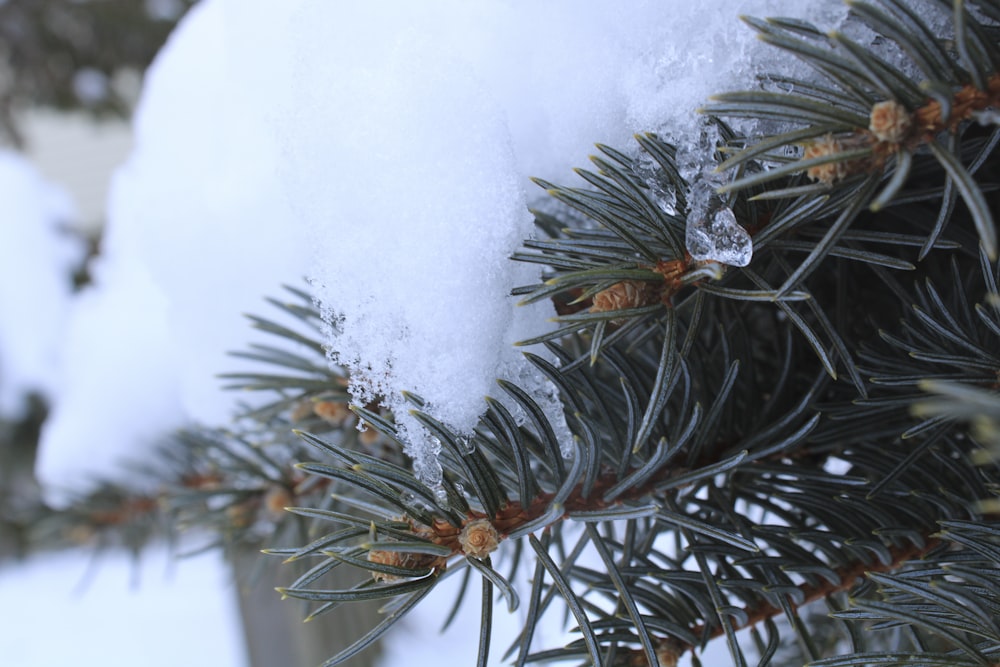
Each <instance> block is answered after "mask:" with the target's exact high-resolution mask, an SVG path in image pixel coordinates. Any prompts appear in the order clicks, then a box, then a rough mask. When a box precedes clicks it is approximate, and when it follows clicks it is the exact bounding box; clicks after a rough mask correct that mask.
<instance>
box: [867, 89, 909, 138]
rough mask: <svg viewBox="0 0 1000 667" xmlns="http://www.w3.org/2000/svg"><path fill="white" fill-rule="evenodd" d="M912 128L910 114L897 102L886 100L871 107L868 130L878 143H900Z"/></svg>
mask: <svg viewBox="0 0 1000 667" xmlns="http://www.w3.org/2000/svg"><path fill="white" fill-rule="evenodd" d="M911 127H913V119H912V117H911V116H910V112H909V111H908V110H907V109H906V107H904V106H903V105H902V104H900V103H899V102H896V101H893V100H886V101H885V102H879V103H878V104H876V105H875V106H873V107H872V112H871V116H870V117H869V123H868V129H869V130H870V131H871V133H872V134H873V135H875V138H876V139H878V140H879V141H886V142H889V143H892V144H898V143H900V142H902V141H903V140H904V139H905V138H906V136H907V135H908V134H909V132H910V128H911Z"/></svg>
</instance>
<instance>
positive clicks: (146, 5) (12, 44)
mask: <svg viewBox="0 0 1000 667" xmlns="http://www.w3.org/2000/svg"><path fill="white" fill-rule="evenodd" d="M194 2H195V0H0V142H2V143H6V144H12V145H14V146H18V147H19V146H21V145H22V144H23V142H24V137H23V135H22V133H21V132H20V130H19V127H18V114H19V113H22V112H23V111H24V110H26V109H29V108H37V107H47V108H54V109H58V110H64V111H69V110H73V111H78V110H83V111H86V112H88V113H92V114H94V115H95V116H119V117H128V115H129V114H130V112H131V109H132V104H133V102H134V99H135V95H136V93H137V91H138V88H139V81H140V79H141V76H142V72H143V71H144V70H145V69H146V67H147V66H148V65H149V63H150V62H151V61H152V59H153V57H154V56H155V55H156V53H157V51H159V49H160V47H161V46H162V45H163V43H164V42H165V41H166V39H167V36H168V35H169V34H170V31H171V30H173V28H174V26H175V25H176V23H177V21H178V20H179V19H180V17H181V16H183V15H184V12H186V11H187V9H188V8H190V7H191V5H193V4H194Z"/></svg>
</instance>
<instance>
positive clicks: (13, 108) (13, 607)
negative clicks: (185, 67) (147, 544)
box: [0, 0, 247, 667]
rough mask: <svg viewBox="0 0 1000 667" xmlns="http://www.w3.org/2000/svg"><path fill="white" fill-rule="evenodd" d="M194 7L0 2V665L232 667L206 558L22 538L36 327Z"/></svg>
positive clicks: (45, 386)
mask: <svg viewBox="0 0 1000 667" xmlns="http://www.w3.org/2000/svg"><path fill="white" fill-rule="evenodd" d="M194 2H195V0H0V603H3V604H2V609H3V611H0V627H2V628H3V629H2V630H0V662H2V663H3V664H5V665H12V666H19V667H20V666H23V667H43V666H47V665H53V664H63V663H65V662H68V661H70V660H72V661H73V662H74V663H75V664H81V665H88V664H102V665H131V664H139V663H137V662H136V660H137V655H142V656H143V657H142V658H141V659H140V660H139V662H141V664H144V665H161V664H162V665H172V664H178V663H179V662H180V661H181V660H183V661H184V662H185V663H186V664H197V665H220V666H223V665H233V666H234V667H235V666H236V665H243V664H246V662H247V657H246V655H245V652H246V651H245V648H244V646H243V641H242V638H241V636H240V634H241V630H240V627H239V623H238V611H237V604H236V599H237V597H236V594H235V592H234V587H233V585H232V582H231V576H230V573H229V571H228V569H227V567H226V566H225V565H224V564H223V563H222V560H221V555H219V554H206V555H204V556H200V557H197V558H194V559H192V560H191V561H190V566H188V565H185V566H183V567H178V566H177V565H176V563H175V562H174V560H173V559H172V558H171V557H170V556H169V555H168V551H169V549H165V548H163V547H154V548H152V549H149V550H146V551H144V552H143V553H142V554H141V556H140V555H139V554H138V552H129V551H127V550H125V549H121V548H120V546H121V545H117V546H115V547H113V548H103V547H101V546H99V545H96V544H95V543H93V542H92V541H89V540H87V539H86V537H85V536H81V538H80V540H79V543H74V542H73V541H72V540H66V539H64V538H65V536H62V538H60V537H56V536H47V535H44V534H43V533H39V531H38V530H36V529H37V528H38V526H39V525H40V524H43V523H44V520H45V518H46V515H47V513H48V512H49V511H50V508H49V507H48V506H47V505H46V502H45V499H44V497H43V495H42V493H41V491H40V488H39V485H38V483H37V482H36V479H35V474H34V473H35V462H36V456H37V453H38V442H39V436H40V433H41V430H42V427H43V424H44V422H45V419H46V417H47V415H48V414H49V409H50V402H51V397H52V395H53V393H55V392H56V391H57V388H56V387H54V386H53V384H54V383H55V382H56V381H57V380H56V377H57V374H56V373H55V372H54V370H53V366H54V362H53V361H52V359H51V357H52V356H53V353H54V350H53V349H52V348H53V346H54V345H55V343H54V341H55V340H57V338H58V334H59V332H57V331H51V329H58V328H59V327H60V326H61V323H62V322H63V316H64V315H65V312H64V311H65V310H66V309H68V308H69V307H70V303H71V302H72V298H73V296H74V295H75V294H76V293H78V291H79V290H80V289H81V288H83V287H84V286H85V285H86V284H87V282H88V280H89V276H88V270H87V268H88V265H89V262H90V261H91V259H92V258H93V257H94V256H95V255H97V254H98V253H100V247H101V233H102V229H103V225H104V221H105V218H106V202H107V194H108V188H109V184H110V182H111V179H112V175H113V172H114V170H115V168H116V167H117V166H119V165H120V164H121V163H122V162H123V161H124V160H125V159H126V157H127V156H128V154H129V151H130V149H131V146H132V132H131V129H130V120H131V117H132V114H133V111H134V109H135V106H136V103H137V101H138V99H139V95H140V91H141V89H142V82H143V75H144V72H145V71H146V69H147V67H148V66H149V64H150V63H151V62H152V60H153V58H154V57H155V56H156V54H157V53H158V51H159V50H160V48H161V47H162V46H163V44H164V43H165V41H166V39H167V37H168V36H169V35H170V33H171V31H172V30H173V29H174V27H175V25H176V24H177V22H178V21H179V20H180V19H181V18H182V17H183V16H184V14H185V13H186V12H187V10H188V9H189V8H190V7H191V6H192V5H193V4H194ZM60 311H63V312H60ZM105 546H106V545H105ZM206 591H215V592H216V593H217V594H214V595H213V594H209V595H206V594H205V593H206ZM165 627H167V628H170V632H169V633H164V631H163V630H164V628H165ZM178 637H181V638H182V639H181V640H180V641H178ZM197 637H202V638H203V639H201V640H200V641H197V640H195V638H197ZM192 652H194V655H192Z"/></svg>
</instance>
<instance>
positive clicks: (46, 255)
mask: <svg viewBox="0 0 1000 667" xmlns="http://www.w3.org/2000/svg"><path fill="white" fill-rule="evenodd" d="M0 207H2V209H3V214H2V215H0V417H6V418H17V417H19V416H21V415H22V413H23V411H24V410H25V408H26V407H27V406H26V405H25V403H24V399H25V397H26V395H27V394H28V393H29V392H37V393H40V394H41V395H42V396H44V397H46V398H48V399H51V398H52V397H53V395H54V394H55V393H56V392H57V391H58V385H57V379H58V369H59V353H60V352H59V351H60V347H61V345H62V332H63V327H64V325H65V321H66V317H67V311H68V309H69V301H70V296H71V291H72V286H73V285H72V274H73V270H74V269H75V268H76V264H77V262H79V261H80V258H81V256H82V250H83V248H82V246H81V245H80V244H76V243H75V242H74V241H73V239H72V238H71V237H70V236H69V234H68V233H67V232H66V229H65V228H64V226H65V225H67V224H68V223H69V222H71V221H72V219H73V216H74V212H73V205H72V202H71V201H70V199H69V196H68V195H67V194H66V193H65V192H64V191H63V190H62V189H60V188H58V187H57V186H55V185H53V184H51V183H49V182H47V181H46V180H45V179H43V178H42V176H41V175H40V174H39V172H38V170H37V169H36V168H35V167H34V165H32V164H31V163H30V162H28V161H27V160H26V159H25V158H24V157H22V156H20V155H19V154H17V153H13V152H10V151H0Z"/></svg>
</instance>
